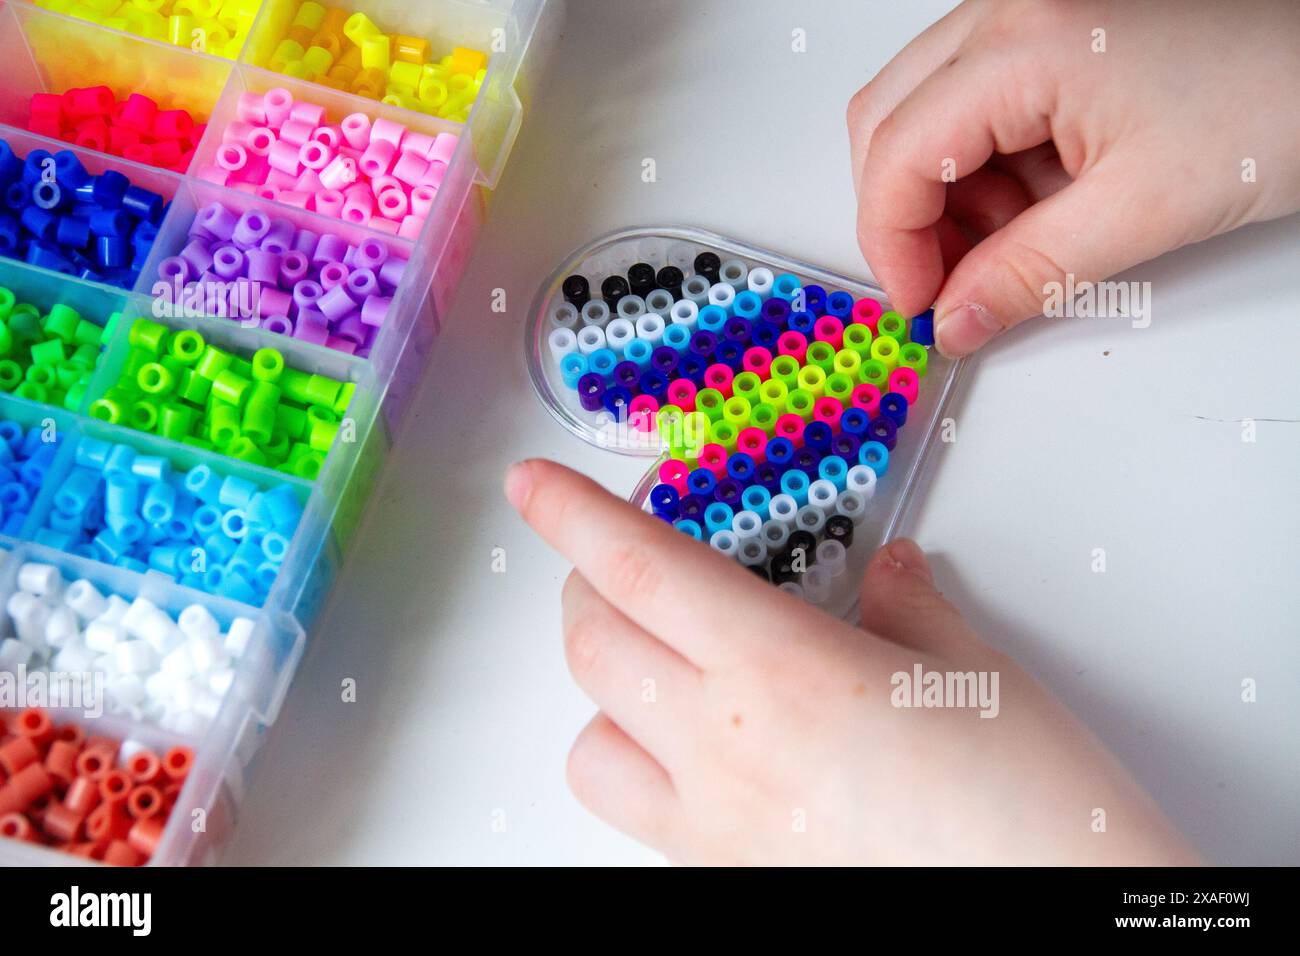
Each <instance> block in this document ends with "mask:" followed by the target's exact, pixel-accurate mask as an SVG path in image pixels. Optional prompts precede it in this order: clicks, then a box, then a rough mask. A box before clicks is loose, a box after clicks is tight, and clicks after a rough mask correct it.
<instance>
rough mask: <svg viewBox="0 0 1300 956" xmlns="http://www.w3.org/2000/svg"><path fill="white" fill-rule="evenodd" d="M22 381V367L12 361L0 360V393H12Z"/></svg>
mask: <svg viewBox="0 0 1300 956" xmlns="http://www.w3.org/2000/svg"><path fill="white" fill-rule="evenodd" d="M22 380H23V367H22V366H21V365H19V364H18V363H17V362H15V361H14V360H13V359H0V391H5V392H12V391H13V390H14V389H15V388H17V387H18V383H19V382H21V381H22Z"/></svg>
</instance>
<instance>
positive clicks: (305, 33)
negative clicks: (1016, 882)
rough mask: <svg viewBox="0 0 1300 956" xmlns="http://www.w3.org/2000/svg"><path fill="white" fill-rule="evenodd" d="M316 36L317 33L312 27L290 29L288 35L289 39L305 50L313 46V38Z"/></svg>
mask: <svg viewBox="0 0 1300 956" xmlns="http://www.w3.org/2000/svg"><path fill="white" fill-rule="evenodd" d="M315 35H316V31H315V30H313V29H312V28H311V27H290V28H289V33H288V37H289V39H290V40H292V41H293V42H294V43H296V44H298V45H299V46H300V47H302V48H303V49H304V50H305V49H307V47H309V46H311V41H312V37H314V36H315Z"/></svg>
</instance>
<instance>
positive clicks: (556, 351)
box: [546, 329, 578, 362]
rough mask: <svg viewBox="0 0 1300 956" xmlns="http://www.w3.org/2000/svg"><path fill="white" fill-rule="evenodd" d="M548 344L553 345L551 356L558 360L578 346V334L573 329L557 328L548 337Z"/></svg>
mask: <svg viewBox="0 0 1300 956" xmlns="http://www.w3.org/2000/svg"><path fill="white" fill-rule="evenodd" d="M546 344H547V345H549V346H550V347H551V357H552V358H553V359H555V361H557V362H558V361H560V360H561V359H563V358H564V357H565V356H566V355H568V354H569V353H570V352H573V351H575V350H576V349H577V348H578V336H577V335H575V334H574V332H573V329H555V330H553V331H552V332H551V334H550V335H548V336H547V337H546Z"/></svg>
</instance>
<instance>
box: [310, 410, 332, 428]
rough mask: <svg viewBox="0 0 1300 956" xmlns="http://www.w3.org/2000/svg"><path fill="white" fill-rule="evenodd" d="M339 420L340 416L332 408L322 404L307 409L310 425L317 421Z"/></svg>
mask: <svg viewBox="0 0 1300 956" xmlns="http://www.w3.org/2000/svg"><path fill="white" fill-rule="evenodd" d="M338 420H339V417H338V416H337V415H335V414H334V411H333V410H332V409H329V408H325V407H324V406H322V405H313V406H312V407H311V408H309V409H307V424H308V427H310V426H311V425H314V424H315V423H316V422H337V421H338Z"/></svg>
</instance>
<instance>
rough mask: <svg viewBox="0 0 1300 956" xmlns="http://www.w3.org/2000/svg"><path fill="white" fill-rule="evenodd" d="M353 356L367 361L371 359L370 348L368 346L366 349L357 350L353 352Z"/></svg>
mask: <svg viewBox="0 0 1300 956" xmlns="http://www.w3.org/2000/svg"><path fill="white" fill-rule="evenodd" d="M352 354H353V355H355V356H356V357H357V358H367V359H368V358H370V347H369V346H367V347H366V348H363V349H357V350H356V351H355V352H353V353H352Z"/></svg>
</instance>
